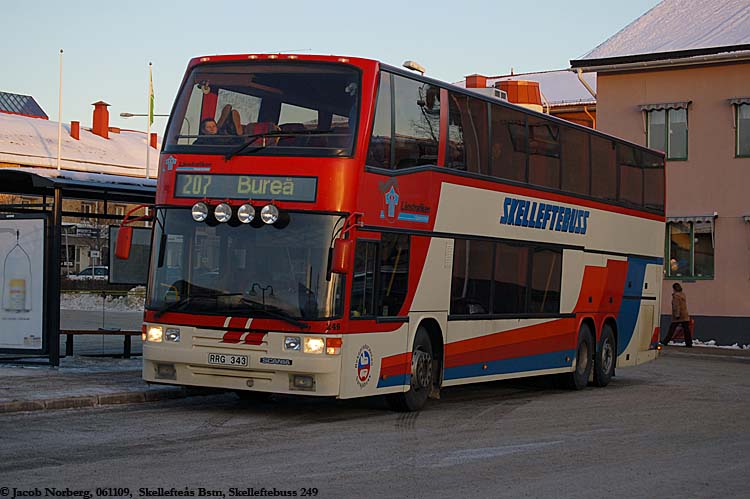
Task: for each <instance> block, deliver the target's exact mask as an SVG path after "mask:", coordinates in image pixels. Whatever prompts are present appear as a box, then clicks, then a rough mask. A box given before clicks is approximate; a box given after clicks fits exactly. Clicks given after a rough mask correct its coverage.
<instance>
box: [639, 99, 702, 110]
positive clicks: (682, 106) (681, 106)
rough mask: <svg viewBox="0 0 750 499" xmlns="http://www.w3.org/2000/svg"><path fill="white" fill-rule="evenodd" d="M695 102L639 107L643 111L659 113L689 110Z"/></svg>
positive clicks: (642, 105)
mask: <svg viewBox="0 0 750 499" xmlns="http://www.w3.org/2000/svg"><path fill="white" fill-rule="evenodd" d="M691 102H693V101H683V102H663V103H659V104H641V105H640V106H638V107H639V108H640V109H641V111H659V110H662V109H687V108H688V106H689V105H690V103H691Z"/></svg>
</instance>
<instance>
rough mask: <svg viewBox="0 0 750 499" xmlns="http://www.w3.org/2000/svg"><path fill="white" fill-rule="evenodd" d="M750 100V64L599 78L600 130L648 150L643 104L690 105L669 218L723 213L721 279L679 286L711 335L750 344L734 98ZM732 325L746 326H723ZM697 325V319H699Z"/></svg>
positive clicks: (671, 169)
mask: <svg viewBox="0 0 750 499" xmlns="http://www.w3.org/2000/svg"><path fill="white" fill-rule="evenodd" d="M735 97H750V63H748V62H744V63H737V64H722V65H719V64H715V65H703V66H686V67H681V68H674V69H666V68H663V69H654V70H641V71H639V72H620V73H614V72H613V73H607V72H599V73H598V76H597V129H599V130H601V131H603V132H607V133H611V134H613V135H617V136H619V137H622V138H625V139H627V140H630V141H633V142H636V143H638V144H643V145H646V128H645V127H646V119H645V115H644V113H643V112H642V111H641V110H640V108H639V105H641V104H659V103H668V102H681V101H691V104H690V105H689V107H688V159H687V161H667V168H666V170H667V216H668V217H670V216H687V215H705V214H711V213H714V212H717V213H718V217H717V218H716V220H715V245H714V278H713V279H710V280H695V281H691V280H689V279H686V280H679V281H678V282H681V283H683V288H684V289H685V292H686V294H687V298H688V307H689V310H690V313H691V315H692V316H704V317H705V318H706V319H708V318H711V319H713V320H711V321H703V323H704V325H705V326H706V327H707V328H710V330H708V331H706V330H704V331H701V330H700V329H701V328H700V327H699V326H700V325H698V326H697V327H696V329H698V331H697V333H698V337H699V338H703V339H711V338H713V337H717V336H718V337H720V336H721V331H718V330H714V328H723V327H732V328H735V329H736V328H740V329H741V332H742V334H744V335H745V336H746V337H747V339H748V341H747V342H748V343H750V223H747V222H745V221H744V220H743V216H748V215H750V158H735V157H734V154H735V121H734V114H733V113H734V110H733V106H732V105H731V104H730V103H729V102H728V99H731V98H735ZM673 282H675V281H674V280H672V279H665V280H664V289H663V293H662V297H663V298H662V313H663V314H670V313H671V306H670V304H671V285H672V283H673ZM728 318H735V319H741V321H739V322H738V320H723V319H728ZM696 320H697V319H696Z"/></svg>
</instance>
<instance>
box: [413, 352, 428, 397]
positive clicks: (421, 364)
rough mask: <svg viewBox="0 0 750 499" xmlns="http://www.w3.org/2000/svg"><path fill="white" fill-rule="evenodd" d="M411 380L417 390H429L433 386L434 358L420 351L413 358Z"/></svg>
mask: <svg viewBox="0 0 750 499" xmlns="http://www.w3.org/2000/svg"><path fill="white" fill-rule="evenodd" d="M411 379H412V386H414V387H415V388H429V386H430V385H431V384H432V356H430V354H428V353H427V352H422V351H421V350H418V351H416V352H414V353H413V354H412V357H411Z"/></svg>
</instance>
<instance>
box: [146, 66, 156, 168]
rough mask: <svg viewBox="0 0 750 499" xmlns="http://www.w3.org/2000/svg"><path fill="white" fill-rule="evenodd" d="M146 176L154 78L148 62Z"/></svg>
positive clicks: (152, 115)
mask: <svg viewBox="0 0 750 499" xmlns="http://www.w3.org/2000/svg"><path fill="white" fill-rule="evenodd" d="M146 120H147V121H146V123H147V124H146V178H151V177H150V173H149V169H150V168H151V123H152V122H153V121H154V80H153V78H152V76H151V63H150V62H149V63H148V118H146Z"/></svg>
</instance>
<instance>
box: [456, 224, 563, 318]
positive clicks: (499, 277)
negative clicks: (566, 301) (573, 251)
mask: <svg viewBox="0 0 750 499" xmlns="http://www.w3.org/2000/svg"><path fill="white" fill-rule="evenodd" d="M561 280H562V250H561V249H557V248H546V247H538V246H531V245H523V244H511V243H504V242H492V241H480V240H471V239H457V240H456V241H455V245H454V251H453V276H452V280H451V308H450V313H451V315H506V314H507V315H522V314H558V313H559V312H560V287H561Z"/></svg>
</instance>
